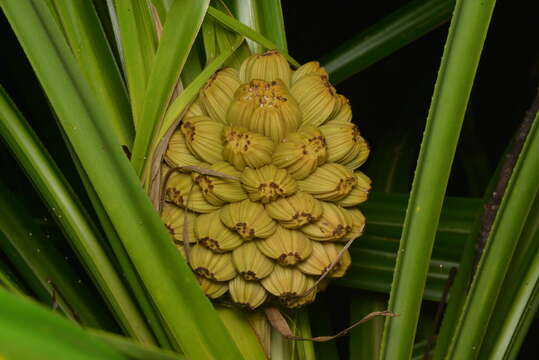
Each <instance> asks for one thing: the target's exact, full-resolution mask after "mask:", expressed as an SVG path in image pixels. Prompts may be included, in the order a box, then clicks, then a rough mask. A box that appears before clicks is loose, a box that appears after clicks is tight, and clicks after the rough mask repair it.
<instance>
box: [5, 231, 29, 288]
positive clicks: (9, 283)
mask: <svg viewBox="0 0 539 360" xmlns="http://www.w3.org/2000/svg"><path fill="white" fill-rule="evenodd" d="M0 241H1V242H6V243H7V241H8V240H7V239H5V237H4V234H3V233H2V232H0ZM0 255H2V252H1V251H0ZM0 286H3V287H4V288H5V289H6V290H8V291H10V292H11V293H13V294H17V295H24V294H29V291H28V290H27V289H26V287H25V286H24V285H23V283H22V278H21V277H20V276H18V275H16V274H15V273H14V271H13V269H12V267H11V266H10V265H8V264H7V263H6V262H5V261H4V259H3V258H2V257H0Z"/></svg>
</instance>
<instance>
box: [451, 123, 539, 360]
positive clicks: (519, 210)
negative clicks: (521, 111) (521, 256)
mask: <svg viewBox="0 0 539 360" xmlns="http://www.w3.org/2000/svg"><path fill="white" fill-rule="evenodd" d="M538 127H539V113H537V114H536V115H535V119H534V121H533V124H532V126H531V129H530V131H529V134H528V136H527V138H526V141H525V143H524V147H523V149H522V151H521V153H520V156H519V158H518V161H517V163H516V165H515V168H514V169H513V172H512V174H511V178H510V180H509V183H508V185H507V189H506V191H505V193H504V197H503V199H502V203H501V205H500V207H499V209H498V212H497V214H496V218H495V220H494V223H493V225H492V228H491V231H490V233H489V237H488V238H487V242H486V248H485V249H484V251H483V256H482V258H481V260H480V262H479V265H478V268H477V271H476V274H475V276H474V279H473V281H472V285H471V288H470V291H469V293H468V297H467V298H466V302H465V304H464V308H463V311H462V314H461V316H460V319H459V322H458V324H457V327H456V330H455V332H454V335H453V340H452V344H451V346H450V348H449V353H448V354H447V355H446V356H447V358H448V359H474V358H476V357H477V355H478V353H479V349H480V344H481V343H482V341H483V338H484V336H485V333H486V331H487V326H486V324H488V322H489V319H490V317H491V316H492V312H493V310H494V307H495V305H496V302H495V301H493V300H494V299H497V297H498V295H499V293H500V290H501V288H502V285H503V281H504V277H505V275H506V272H507V270H508V266H509V264H510V261H511V258H512V255H513V252H514V250H515V248H516V246H517V242H516V241H515V240H514V239H515V238H519V236H520V234H521V233H522V230H523V228H524V225H525V222H526V219H527V216H528V214H529V213H530V210H531V208H532V205H533V202H534V200H535V197H536V196H537V193H538V191H539V130H538ZM501 264H504V265H505V266H503V265H502V266H500V265H501ZM533 271H535V269H534V270H532V272H531V273H530V275H529V276H532V277H533V276H535V275H534V273H533ZM518 291H522V293H520V294H517V299H518V298H520V299H519V300H522V301H523V302H527V300H528V299H529V298H530V296H531V295H532V294H533V291H534V290H533V289H531V288H530V287H529V286H526V284H524V288H520V289H519V290H518ZM523 294H527V295H523ZM518 306H522V303H520V304H518ZM512 320H514V318H512ZM502 347H503V346H500V348H499V349H501V348H502Z"/></svg>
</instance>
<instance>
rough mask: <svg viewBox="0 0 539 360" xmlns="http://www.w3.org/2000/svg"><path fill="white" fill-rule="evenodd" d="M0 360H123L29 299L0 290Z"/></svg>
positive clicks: (96, 340)
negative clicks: (0, 355)
mask: <svg viewBox="0 0 539 360" xmlns="http://www.w3.org/2000/svg"><path fill="white" fill-rule="evenodd" d="M0 308H1V309H2V316H0V349H1V350H0V352H1V354H2V358H3V359H42V360H53V359H70V360H92V359H94V360H100V359H110V360H127V359H128V357H127V356H124V355H123V354H121V353H120V352H118V351H116V350H115V349H114V348H112V347H111V346H110V345H108V344H107V343H105V342H104V341H103V340H101V339H99V338H97V337H94V336H92V335H90V334H88V333H86V332H85V331H84V330H83V329H82V328H81V327H80V326H77V325H76V324H74V323H73V322H70V321H68V320H67V319H65V318H62V317H61V316H58V315H56V314H54V313H52V312H51V311H47V310H46V309H45V308H44V307H42V306H40V305H38V304H36V303H34V302H33V301H32V300H30V299H28V298H24V297H20V296H15V295H12V294H8V293H7V292H6V291H5V290H3V289H0Z"/></svg>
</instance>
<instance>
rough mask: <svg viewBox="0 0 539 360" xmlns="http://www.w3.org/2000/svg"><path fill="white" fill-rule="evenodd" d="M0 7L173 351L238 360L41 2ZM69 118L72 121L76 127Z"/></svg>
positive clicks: (217, 318)
mask: <svg viewBox="0 0 539 360" xmlns="http://www.w3.org/2000/svg"><path fill="white" fill-rule="evenodd" d="M2 6H3V9H4V12H5V13H6V15H7V18H8V19H9V21H10V23H11V24H12V26H13V28H14V30H15V33H16V34H17V37H18V38H19V41H20V43H21V45H22V47H23V49H24V50H25V52H26V53H27V55H28V57H29V59H30V60H31V63H32V65H33V68H34V70H35V72H36V75H37V77H38V79H39V80H40V83H41V85H42V86H43V89H44V90H45V93H46V94H47V96H48V98H49V100H50V102H51V104H52V107H53V108H54V110H55V111H56V113H57V115H58V119H59V121H60V123H61V125H62V128H63V129H64V131H65V134H66V135H67V137H68V138H69V141H70V143H71V144H72V145H73V149H74V150H75V152H76V154H77V157H78V158H79V160H80V163H81V165H82V167H83V168H84V170H85V171H86V173H87V174H88V178H89V179H90V182H91V183H92V185H93V187H94V188H95V190H96V193H97V195H98V196H99V199H100V200H101V202H102V203H103V206H104V208H105V210H106V212H107V214H108V216H109V218H110V220H111V222H112V224H113V226H114V228H115V229H116V232H117V233H118V236H119V237H120V239H121V241H122V244H123V245H124V247H125V249H126V251H127V253H128V254H129V257H130V259H131V261H132V263H133V265H134V267H135V269H136V270H137V273H138V274H139V276H140V278H141V280H142V282H143V283H144V286H145V288H146V290H147V291H148V293H149V295H150V296H151V298H152V301H153V303H154V305H155V307H156V309H157V311H158V313H159V316H160V318H161V320H162V322H163V325H164V326H165V328H166V329H167V330H168V332H169V333H170V334H171V341H172V343H173V346H174V347H175V348H176V349H179V348H181V349H182V350H183V352H184V353H185V355H186V356H187V357H189V358H191V359H213V358H219V359H241V358H242V356H241V354H240V353H239V351H238V349H237V347H236V346H235V344H234V343H233V341H232V339H231V338H230V335H229V334H228V332H227V330H226V329H225V327H224V325H223V323H222V321H221V320H220V319H219V317H218V315H217V313H216V311H215V310H214V308H213V307H212V305H211V303H210V301H209V300H208V299H207V298H206V297H205V296H204V294H203V293H202V291H201V289H200V287H199V285H198V283H197V281H196V279H195V277H194V275H193V273H192V272H191V270H190V269H189V267H188V266H187V264H186V263H185V261H184V260H183V258H182V257H181V255H180V254H179V252H178V251H177V249H176V248H175V246H174V245H173V244H172V241H171V240H170V235H169V234H168V232H167V230H166V229H165V227H164V226H163V223H162V222H161V219H160V218H159V216H158V215H157V213H156V211H155V209H154V208H153V207H152V204H151V203H150V201H149V199H148V197H147V196H146V194H145V193H144V191H143V189H142V187H141V186H140V181H139V179H138V177H137V174H136V173H135V172H134V171H133V168H132V166H131V164H130V163H129V161H128V159H127V158H126V156H125V154H124V153H123V151H122V149H121V148H120V147H119V146H118V145H117V143H116V141H115V138H114V135H113V134H112V133H111V132H110V131H108V127H107V119H106V118H104V117H103V116H101V115H102V114H101V111H100V108H99V107H98V106H96V102H95V99H94V98H93V96H92V92H91V90H90V88H89V86H88V84H86V83H85V82H84V81H83V77H82V74H81V73H80V71H79V70H78V68H77V65H76V63H75V59H74V58H73V56H72V55H71V53H70V52H69V50H68V49H67V46H66V44H65V42H63V41H60V40H59V39H61V33H60V32H59V29H58V28H57V27H56V24H55V23H54V20H53V18H52V16H51V15H50V14H49V13H48V12H46V11H44V9H45V10H46V7H45V5H44V4H42V3H41V2H40V1H37V0H34V1H28V2H8V3H2ZM38 10H39V11H38ZM171 11H172V10H171ZM169 16H171V14H169ZM169 20H170V18H169ZM72 119H77V126H76V127H75V126H73V125H72V124H71V121H72Z"/></svg>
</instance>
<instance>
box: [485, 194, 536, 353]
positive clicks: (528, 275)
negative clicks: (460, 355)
mask: <svg viewBox="0 0 539 360" xmlns="http://www.w3.org/2000/svg"><path fill="white" fill-rule="evenodd" d="M538 256H539V196H536V197H535V203H534V204H533V207H532V209H531V210H530V213H529V214H528V219H527V220H526V225H525V226H524V229H523V230H522V234H521V236H520V239H519V240H518V245H517V248H516V249H515V251H514V253H513V257H512V258H511V263H510V264H509V268H508V269H507V274H506V275H505V278H504V280H503V281H504V283H503V285H502V288H501V290H500V294H499V295H498V299H497V300H496V307H495V308H494V310H493V313H492V318H491V319H490V321H489V324H488V329H487V333H486V334H485V339H484V341H483V343H482V345H481V352H480V353H479V358H481V357H482V356H484V357H485V358H487V357H488V356H491V357H494V358H496V357H500V358H503V357H504V356H506V357H507V358H509V357H510V356H508V354H510V353H511V354H512V355H513V356H515V355H516V354H517V353H518V351H519V349H520V345H522V340H524V337H525V334H526V333H527V326H529V325H530V324H531V319H532V318H533V314H534V313H535V310H534V309H533V308H532V301H533V300H532V299H531V298H532V297H533V296H538V295H539V294H535V295H534V294H532V293H530V291H533V286H534V284H536V286H539V284H538V283H537V279H535V280H534V279H533V276H537V274H538V271H539V259H538ZM534 274H535V275H534ZM537 290H539V289H537ZM537 290H536V291H537ZM536 306H537V305H536ZM514 330H517V331H516V332H513V331H514ZM494 354H496V355H494Z"/></svg>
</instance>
